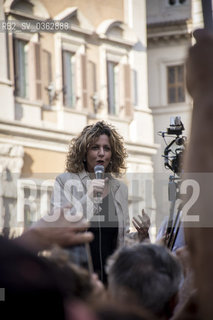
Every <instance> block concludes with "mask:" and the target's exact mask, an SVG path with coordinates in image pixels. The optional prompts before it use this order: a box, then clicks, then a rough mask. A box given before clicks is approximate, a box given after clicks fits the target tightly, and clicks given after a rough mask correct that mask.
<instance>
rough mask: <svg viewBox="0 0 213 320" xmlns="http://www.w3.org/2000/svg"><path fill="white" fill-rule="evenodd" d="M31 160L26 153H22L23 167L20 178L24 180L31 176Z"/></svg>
mask: <svg viewBox="0 0 213 320" xmlns="http://www.w3.org/2000/svg"><path fill="white" fill-rule="evenodd" d="M33 162H34V161H33V159H32V157H31V156H30V155H29V154H28V153H24V165H23V167H22V172H21V177H22V178H26V177H30V176H32V173H33V171H32V165H33Z"/></svg>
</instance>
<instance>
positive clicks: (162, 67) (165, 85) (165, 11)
mask: <svg viewBox="0 0 213 320" xmlns="http://www.w3.org/2000/svg"><path fill="white" fill-rule="evenodd" d="M202 26H203V18H202V7H201V1H200V0H148V1H147V43H148V50H147V57H148V88H149V90H148V95H149V98H148V99H149V108H150V109H151V110H152V114H153V119H154V141H155V143H157V144H158V145H159V149H158V152H157V153H156V155H155V156H154V177H155V197H156V204H157V219H156V222H157V225H158V226H159V225H160V223H161V222H162V219H163V217H165V215H168V212H169V205H170V202H169V201H168V182H169V176H170V175H172V171H171V170H166V169H165V168H164V158H163V157H162V155H164V149H165V147H166V144H165V141H164V139H163V138H162V136H161V134H160V135H158V132H159V131H161V132H162V131H166V129H167V128H168V127H169V125H170V117H175V116H180V117H181V120H182V122H183V124H184V127H185V131H183V135H185V136H187V138H189V132H190V121H191V112H192V101H191V99H190V97H189V95H188V94H187V91H186V85H185V60H186V56H187V52H188V49H189V47H190V46H191V45H192V44H193V41H194V38H193V36H192V34H193V30H195V29H197V28H201V27H202ZM174 137H175V136H174V135H173V137H170V138H166V141H167V143H169V142H170V141H171V140H172V139H174ZM176 148H178V146H176ZM173 155H174V154H173Z"/></svg>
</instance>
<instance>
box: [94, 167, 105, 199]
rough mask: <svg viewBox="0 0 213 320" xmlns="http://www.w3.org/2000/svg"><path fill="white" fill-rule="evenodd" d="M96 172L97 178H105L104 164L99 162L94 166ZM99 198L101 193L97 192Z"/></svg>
mask: <svg viewBox="0 0 213 320" xmlns="http://www.w3.org/2000/svg"><path fill="white" fill-rule="evenodd" d="M94 173H95V178H96V179H104V166H102V165H100V164H98V165H97V166H95V167H94ZM97 198H101V193H100V192H98V193H97Z"/></svg>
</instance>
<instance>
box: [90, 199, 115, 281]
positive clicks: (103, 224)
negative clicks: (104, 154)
mask: <svg viewBox="0 0 213 320" xmlns="http://www.w3.org/2000/svg"><path fill="white" fill-rule="evenodd" d="M100 209H101V210H100V213H99V214H98V215H95V216H94V217H93V218H92V219H91V221H90V222H91V227H90V229H89V231H91V232H92V233H93V234H94V240H93V241H92V242H91V243H90V248H91V255H92V260H93V267H94V271H95V272H96V273H97V274H98V275H99V277H100V279H101V280H102V281H103V282H104V283H106V282H107V275H106V273H105V270H104V267H105V264H106V260H107V258H108V257H109V256H110V255H111V254H112V253H113V252H114V251H115V249H116V246H117V238H118V218H117V213H116V209H115V205H114V200H113V197H112V194H111V193H109V194H108V195H107V196H106V197H105V198H104V199H103V202H102V203H101V204H100Z"/></svg>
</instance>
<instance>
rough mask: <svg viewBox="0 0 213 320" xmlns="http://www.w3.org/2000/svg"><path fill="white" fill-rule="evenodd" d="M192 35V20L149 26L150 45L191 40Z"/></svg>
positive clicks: (157, 23)
mask: <svg viewBox="0 0 213 320" xmlns="http://www.w3.org/2000/svg"><path fill="white" fill-rule="evenodd" d="M191 34H192V22H191V20H174V21H165V22H162V21H161V22H155V23H149V24H148V26H147V39H148V44H149V45H150V44H155V43H159V42H162V41H163V42H165V41H172V40H175V41H177V40H183V39H190V38H191Z"/></svg>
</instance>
